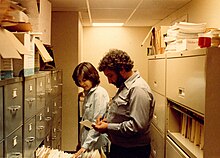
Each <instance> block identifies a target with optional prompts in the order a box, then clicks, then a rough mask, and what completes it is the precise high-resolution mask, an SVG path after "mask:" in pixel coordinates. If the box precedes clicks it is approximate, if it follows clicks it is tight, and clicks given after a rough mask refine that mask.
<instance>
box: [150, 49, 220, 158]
mask: <svg viewBox="0 0 220 158" xmlns="http://www.w3.org/2000/svg"><path fill="white" fill-rule="evenodd" d="M164 56H165V57H164V62H165V64H163V65H165V66H162V65H161V64H159V61H160V60H161V61H162V59H160V58H161V55H157V56H155V57H149V58H148V62H149V85H150V86H151V88H152V90H153V91H154V93H155V98H156V102H157V103H158V104H161V103H162V102H161V99H159V97H158V95H161V92H160V91H158V90H157V85H159V81H157V80H156V79H154V76H161V74H163V73H162V70H161V69H165V78H164V83H165V94H164V96H165V101H164V103H165V105H166V108H165V109H166V110H165V111H166V121H164V122H163V123H164V126H165V127H164V129H165V131H164V133H165V140H166V141H165V142H166V143H165V145H164V150H165V155H164V156H161V158H162V157H166V158H216V157H219V155H220V150H219V145H218V144H219V142H220V136H219V134H218V133H219V132H220V123H219V121H218V120H219V112H220V106H219V102H220V97H219V96H220V92H219V89H220V82H219V79H220V48H212V47H211V48H202V49H196V50H192V51H184V52H167V53H166V54H165V55H164ZM155 63H157V64H155ZM152 67H153V68H152ZM158 67H159V68H160V71H158ZM164 67H165V68H164ZM152 71H153V72H152ZM158 72H160V73H158ZM155 74H159V75H155ZM159 78H160V77H159ZM161 82H163V81H160V83H161ZM158 87H159V86H158ZM155 108H159V109H160V110H161V109H162V108H161V106H159V105H157V104H156V107H155ZM157 112H158V110H157V109H155V115H158V114H156V113H157ZM164 113H165V112H164ZM155 115H154V119H153V125H154V126H153V127H155V129H157V131H158V133H161V128H160V126H161V125H160V124H158V123H157V121H155V120H156V119H155V118H158V117H157V116H155ZM155 129H153V130H152V133H153V135H152V136H153V138H152V139H153V141H152V146H153V149H154V148H155V147H154V146H155V145H154V143H155V141H154V140H155V138H154V137H155V134H154V133H155V131H156V130H155ZM160 137H161V135H160V136H159V135H158V136H157V139H160ZM157 147H158V146H157Z"/></svg>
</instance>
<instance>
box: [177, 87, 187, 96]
mask: <svg viewBox="0 0 220 158" xmlns="http://www.w3.org/2000/svg"><path fill="white" fill-rule="evenodd" d="M178 93H179V97H181V98H184V97H185V89H184V88H182V87H179V89H178Z"/></svg>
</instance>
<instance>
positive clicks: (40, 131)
mask: <svg viewBox="0 0 220 158" xmlns="http://www.w3.org/2000/svg"><path fill="white" fill-rule="evenodd" d="M45 133H46V131H45V115H44V109H42V110H41V111H40V112H39V113H38V114H37V115H36V147H37V146H39V145H40V144H41V142H42V141H43V140H44V137H45Z"/></svg>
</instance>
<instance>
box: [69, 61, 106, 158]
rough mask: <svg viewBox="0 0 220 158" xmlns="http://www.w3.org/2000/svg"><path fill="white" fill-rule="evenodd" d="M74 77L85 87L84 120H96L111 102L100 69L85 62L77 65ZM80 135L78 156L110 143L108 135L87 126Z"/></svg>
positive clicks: (79, 85) (76, 81) (77, 82)
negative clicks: (101, 78) (101, 84)
mask: <svg viewBox="0 0 220 158" xmlns="http://www.w3.org/2000/svg"><path fill="white" fill-rule="evenodd" d="M72 78H73V80H74V81H75V84H76V85H77V86H78V87H82V88H83V89H84V95H85V97H84V102H83V110H82V111H83V117H82V120H89V121H90V122H95V121H96V119H97V118H98V117H99V116H102V115H103V114H104V113H105V111H106V107H107V104H108V102H109V96H108V93H107V91H106V90H105V89H104V88H103V87H101V86H100V85H99V83H100V79H99V74H98V71H97V70H96V68H95V67H94V66H93V65H92V64H91V63H89V62H83V63H80V64H79V65H77V66H76V68H75V69H74V72H73V75H72ZM80 135H81V136H80V137H81V138H80V139H81V140H80V143H81V144H80V146H81V148H80V149H79V150H78V151H77V152H76V153H75V155H74V156H75V157H76V158H77V157H78V156H79V155H81V154H82V153H83V152H84V151H86V150H87V151H89V150H92V149H100V148H101V147H103V146H106V145H107V144H108V139H107V135H104V134H100V133H99V132H97V131H95V130H94V129H90V128H88V127H85V126H83V128H82V130H81V133H80Z"/></svg>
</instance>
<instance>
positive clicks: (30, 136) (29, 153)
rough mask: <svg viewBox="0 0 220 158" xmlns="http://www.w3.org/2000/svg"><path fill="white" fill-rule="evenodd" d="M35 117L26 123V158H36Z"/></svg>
mask: <svg viewBox="0 0 220 158" xmlns="http://www.w3.org/2000/svg"><path fill="white" fill-rule="evenodd" d="M35 128H36V125H35V117H33V118H31V119H30V120H28V121H27V122H26V123H24V137H23V139H24V140H23V142H24V150H23V151H24V152H23V155H24V157H28V158H32V157H34V152H35V148H36V140H35V131H36V130H35Z"/></svg>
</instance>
